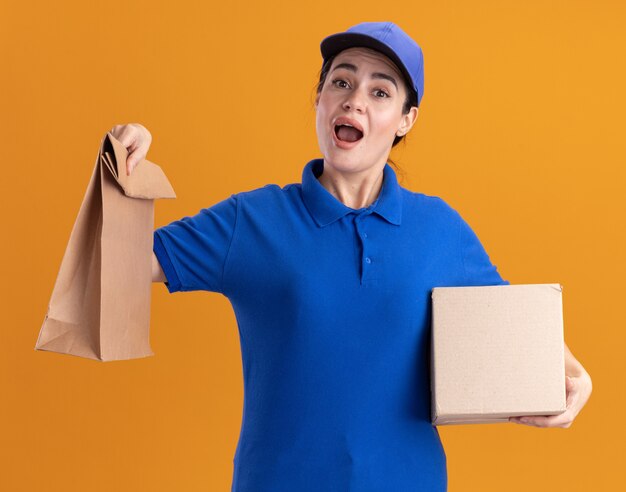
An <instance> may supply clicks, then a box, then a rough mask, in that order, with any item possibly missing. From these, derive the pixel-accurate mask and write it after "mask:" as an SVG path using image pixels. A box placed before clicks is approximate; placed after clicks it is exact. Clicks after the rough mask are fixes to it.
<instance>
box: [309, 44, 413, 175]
mask: <svg viewBox="0 0 626 492" xmlns="http://www.w3.org/2000/svg"><path fill="white" fill-rule="evenodd" d="M335 56H337V55H334V56H331V57H329V58H327V59H326V61H325V62H324V64H323V65H322V68H321V69H320V72H319V81H318V82H317V84H316V85H315V87H314V90H315V91H316V94H320V93H321V92H322V88H323V87H324V83H325V82H326V77H327V76H328V72H329V71H330V66H331V65H332V63H333V60H334V59H335ZM398 72H400V73H402V72H401V71H400V70H398ZM402 81H403V82H404V87H405V89H406V93H407V96H406V99H405V100H404V105H403V106H402V114H408V112H409V111H410V110H411V107H413V106H417V92H415V89H414V88H413V87H412V86H411V84H410V83H409V82H408V81H407V80H406V77H405V76H404V74H402ZM405 136H406V134H405V135H402V136H401V137H399V136H397V135H396V137H395V138H394V139H393V143H392V144H391V147H392V148H393V147H395V146H396V145H398V144H399V143H400V142H401V141H402V140H403V139H404V137H405ZM387 160H388V162H389V163H390V164H391V165H392V166H393V167H394V168H396V171H398V172H400V173H401V174H404V170H402V169H401V168H400V167H399V166H398V165H397V164H396V163H395V162H394V161H393V160H392V159H391V157H389V158H388V159H387Z"/></svg>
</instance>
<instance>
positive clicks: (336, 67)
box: [315, 47, 418, 172]
mask: <svg viewBox="0 0 626 492" xmlns="http://www.w3.org/2000/svg"><path fill="white" fill-rule="evenodd" d="M406 97H407V88H406V87H405V84H404V79H403V77H402V75H401V74H400V72H399V70H398V68H397V67H396V66H395V64H394V63H393V62H392V61H391V60H390V59H389V58H387V57H386V56H385V55H383V54H381V53H379V52H377V51H374V50H370V49H368V48H361V47H358V48H349V49H347V50H344V51H342V52H340V53H339V54H338V55H337V56H336V57H335V58H334V60H333V62H332V65H331V67H330V70H329V71H328V74H327V77H326V80H325V82H324V85H323V87H322V90H321V92H320V93H319V94H318V95H317V97H316V99H315V106H316V111H317V114H316V131H317V139H318V142H319V146H320V150H321V151H322V154H323V156H324V164H325V166H326V165H329V166H332V167H333V168H335V169H337V170H338V171H344V172H360V171H365V170H369V169H372V168H377V167H379V168H382V167H383V166H384V164H385V163H386V162H387V158H388V157H389V152H390V150H391V146H392V144H393V140H394V138H395V137H396V135H398V136H401V135H404V134H406V133H407V132H408V131H409V130H410V129H411V127H412V126H413V123H414V122H415V120H416V119H417V112H418V109H417V107H412V108H411V110H410V111H409V113H408V114H404V115H403V114H402V107H403V105H404V101H405V99H406ZM340 118H347V119H348V120H346V119H340ZM339 123H350V124H352V125H353V126H355V127H357V128H358V129H359V130H361V131H360V132H359V131H356V130H354V129H347V128H343V129H341V128H340V127H338V126H337V125H338V124H339ZM336 127H337V131H336Z"/></svg>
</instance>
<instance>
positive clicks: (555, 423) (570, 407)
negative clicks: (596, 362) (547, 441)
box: [509, 370, 592, 428]
mask: <svg viewBox="0 0 626 492" xmlns="http://www.w3.org/2000/svg"><path fill="white" fill-rule="evenodd" d="M577 372H578V371H577ZM591 388H592V386H591V377H590V376H589V374H587V371H585V370H583V371H581V372H580V374H577V375H568V374H566V375H565V391H566V403H565V411H564V412H563V413H560V414H558V415H547V416H543V415H541V416H537V415H528V416H524V417H510V418H509V421H510V422H515V423H518V424H526V425H532V426H535V427H563V428H568V427H569V426H571V425H572V422H574V419H575V418H576V415H578V413H579V412H580V410H581V409H582V408H583V407H584V406H585V403H587V400H588V399H589V396H590V395H591Z"/></svg>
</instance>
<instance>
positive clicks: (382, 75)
mask: <svg viewBox="0 0 626 492" xmlns="http://www.w3.org/2000/svg"><path fill="white" fill-rule="evenodd" d="M338 68H345V69H346V70H350V71H352V72H355V73H356V71H357V70H358V69H357V67H356V65H353V64H352V63H345V62H344V63H339V64H338V65H337V66H335V68H333V69H332V70H331V71H332V72H334V71H335V70H337V69H338ZM372 78H373V79H385V80H389V81H390V82H391V83H392V84H393V85H395V86H396V90H398V83H397V82H396V79H394V78H393V77H392V76H391V75H387V74H386V73H380V72H374V73H373V74H372Z"/></svg>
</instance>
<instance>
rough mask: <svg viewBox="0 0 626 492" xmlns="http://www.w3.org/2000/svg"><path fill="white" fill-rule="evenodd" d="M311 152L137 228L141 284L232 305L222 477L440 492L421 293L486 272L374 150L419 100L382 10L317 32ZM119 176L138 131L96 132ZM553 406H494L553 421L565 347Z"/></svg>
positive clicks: (417, 83)
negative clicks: (143, 243)
mask: <svg viewBox="0 0 626 492" xmlns="http://www.w3.org/2000/svg"><path fill="white" fill-rule="evenodd" d="M321 51H322V56H323V59H324V62H323V66H322V71H321V73H320V80H319V85H318V90H317V97H316V100H315V106H316V114H317V116H316V129H317V136H318V140H319V146H320V150H321V153H322V155H323V158H319V159H313V160H311V161H309V162H308V163H307V164H306V165H305V166H304V169H303V173H302V182H301V183H292V184H288V185H286V186H284V187H280V186H278V185H275V184H271V185H267V186H264V187H262V188H257V189H254V190H250V191H245V192H241V193H237V194H234V195H231V196H230V197H229V198H227V199H225V200H223V201H221V202H219V203H217V204H214V205H213V206H211V207H209V208H206V209H202V210H201V211H200V212H199V213H198V214H196V215H195V216H193V217H184V218H183V219H181V220H178V221H175V222H172V223H171V224H169V225H167V226H165V227H161V228H159V229H157V230H156V231H155V234H154V257H153V265H154V268H153V271H154V274H153V280H154V281H164V282H165V285H166V286H167V288H168V290H169V292H176V291H191V290H209V291H213V292H220V293H222V294H223V295H225V296H226V297H228V299H229V300H230V301H231V303H232V305H233V309H234V311H235V314H236V319H237V324H238V328H239V334H240V340H241V350H242V360H243V369H244V371H243V372H244V389H245V393H244V395H245V396H244V412H243V422H242V428H241V434H240V438H239V443H238V446H237V451H236V453H235V459H234V475H233V485H232V490H233V491H238V492H243V491H246V492H248V491H273V492H277V491H290V492H292V491H299V492H306V491H316V492H319V491H324V492H329V491H348V490H351V491H365V490H367V491H374V490H376V491H378V490H380V491H382V490H385V491H387V490H390V491H394V492H402V491H415V490H424V491H430V492H433V491H440V490H441V491H443V490H446V488H447V472H446V457H445V453H444V450H443V447H442V445H441V441H440V439H439V434H438V432H437V429H436V428H435V427H434V426H432V425H431V423H430V386H429V328H430V291H431V289H432V288H433V287H436V286H460V285H498V284H508V282H507V281H505V280H503V279H502V278H501V277H500V275H499V274H498V271H497V269H496V267H495V266H494V265H492V264H491V262H490V260H489V257H488V255H487V254H486V252H485V250H484V249H483V247H482V245H481V243H480V241H479V240H478V238H477V237H476V235H475V234H474V233H473V231H472V230H471V228H470V227H469V226H468V224H467V223H466V222H465V221H464V220H463V219H462V218H461V216H460V215H459V214H458V213H457V212H456V211H455V210H453V209H452V208H451V207H450V206H448V205H447V204H446V203H445V202H444V201H443V200H441V199H440V198H438V197H433V196H428V195H424V194H421V193H417V192H412V191H409V190H407V189H405V188H403V187H401V186H400V185H399V184H398V182H397V180H396V175H395V172H394V170H393V168H392V167H391V166H390V165H389V164H388V163H387V162H388V160H389V153H390V150H391V148H392V147H393V146H394V145H396V144H397V143H398V142H399V141H401V139H402V138H403V137H404V136H405V135H406V134H407V133H408V132H409V131H410V130H411V128H412V126H413V125H414V123H415V121H416V119H417V115H418V108H419V104H420V102H421V99H422V96H423V89H424V82H423V74H424V72H423V58H422V51H421V49H420V47H419V46H418V45H417V43H415V41H413V40H412V39H411V38H410V37H409V36H408V35H407V34H406V33H404V32H403V31H402V30H401V29H400V28H399V27H398V26H396V25H395V24H392V23H390V22H385V23H383V22H380V23H379V22H372V23H362V24H358V25H356V26H353V27H351V28H350V29H348V30H347V31H346V32H344V33H338V34H335V35H332V36H328V37H327V38H325V39H324V40H323V41H322V43H321ZM112 133H113V135H114V136H115V137H116V138H118V139H119V140H120V141H121V142H122V143H123V144H124V145H125V146H126V147H127V148H128V150H129V152H130V155H129V159H128V163H127V172H128V173H129V174H130V173H131V172H132V169H133V167H134V166H135V165H136V163H137V162H139V161H140V160H141V159H143V158H144V157H145V156H146V154H147V151H148V148H149V145H150V142H151V137H150V134H149V132H148V131H147V130H146V129H145V128H144V127H142V126H141V125H132V124H131V125H120V126H116V127H114V128H113V129H112ZM565 369H566V373H567V378H566V380H567V410H566V411H565V412H564V413H563V414H561V415H556V416H545V417H526V418H523V419H518V418H511V421H513V422H523V423H527V424H529V425H536V426H539V427H569V426H570V425H571V423H572V421H573V420H574V418H575V417H576V415H577V414H578V412H579V411H580V410H581V408H582V406H583V405H584V404H585V402H586V401H587V399H588V398H589V395H590V393H591V379H590V377H589V375H588V374H587V372H586V371H585V370H584V368H583V367H582V366H581V365H580V363H578V362H577V361H576V359H575V358H574V357H573V355H572V354H571V352H570V351H569V350H567V349H566V367H565Z"/></svg>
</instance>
